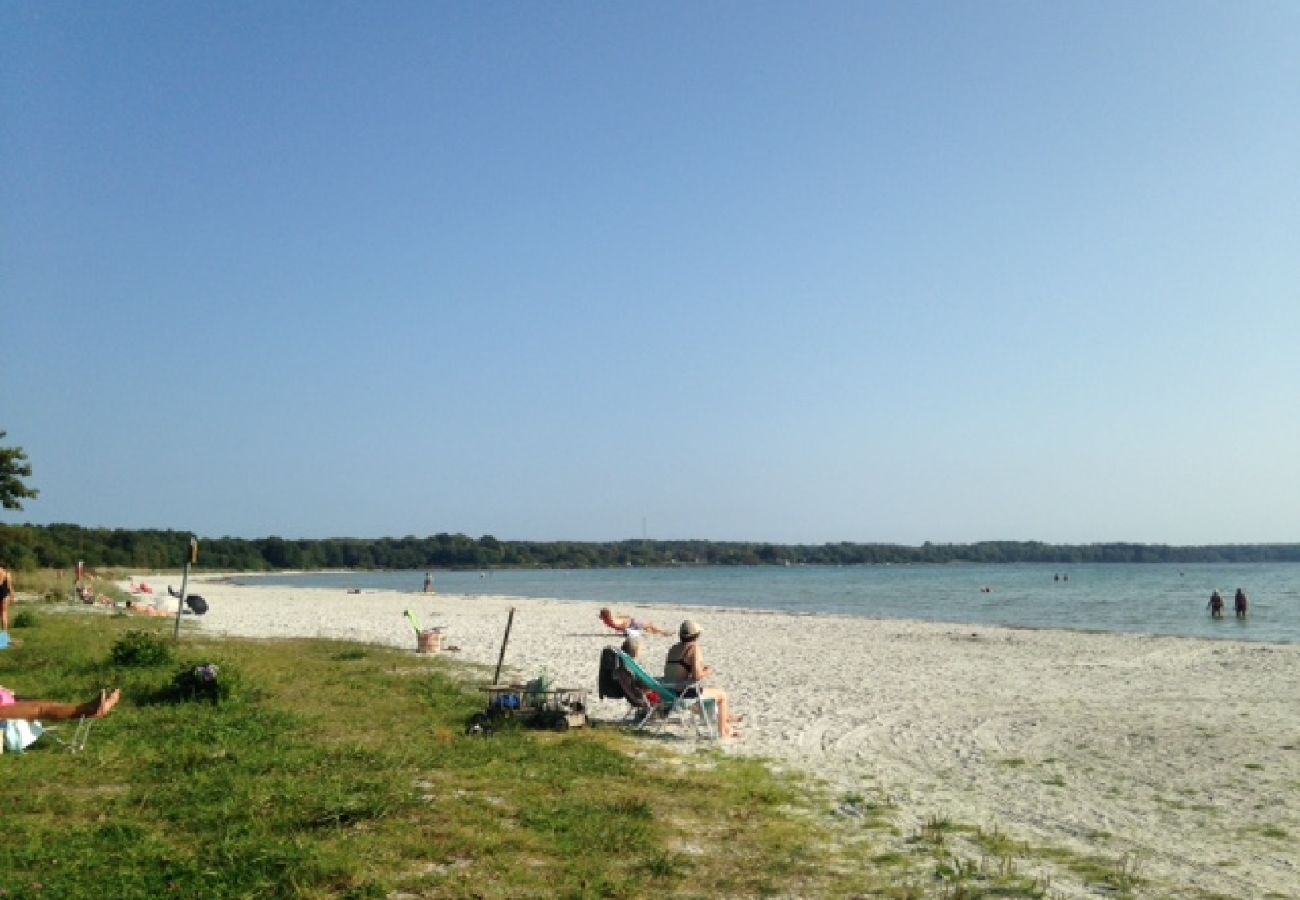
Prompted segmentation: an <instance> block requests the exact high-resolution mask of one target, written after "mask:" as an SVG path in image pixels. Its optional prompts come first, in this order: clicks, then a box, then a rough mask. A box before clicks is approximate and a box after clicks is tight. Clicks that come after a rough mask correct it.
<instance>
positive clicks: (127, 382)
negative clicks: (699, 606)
mask: <svg viewBox="0 0 1300 900" xmlns="http://www.w3.org/2000/svg"><path fill="white" fill-rule="evenodd" d="M0 323H2V324H0V328H3V342H2V344H0V429H2V430H5V431H7V432H8V437H7V438H6V439H5V440H4V442H3V443H4V444H6V445H19V446H22V447H24V448H25V449H26V451H27V453H28V456H29V457H30V460H31V463H32V465H33V467H34V470H35V472H34V475H33V477H32V479H31V480H30V481H31V484H32V486H33V487H36V488H38V489H39V490H40V491H41V496H40V498H39V499H38V500H35V501H31V502H29V503H28V504H27V507H26V510H25V511H23V512H19V513H14V512H5V513H3V514H2V515H0V521H5V522H11V523H13V522H24V521H27V522H37V523H49V522H75V523H79V524H82V525H87V526H111V527H162V528H177V529H190V530H194V531H196V532H198V533H199V534H202V535H207V536H218V535H235V536H242V537H257V536H264V535H270V534H279V535H283V536H286V537H325V536H344V535H348V536H362V537H371V536H382V535H393V536H400V535H405V534H415V535H427V534H433V533H437V532H442V531H448V532H464V533H466V534H470V535H475V536H477V535H481V534H485V533H488V534H493V535H495V536H497V537H498V538H502V539H537V540H558V539H574V540H610V539H620V538H639V537H641V536H642V534H643V533H644V534H646V535H647V536H649V537H651V538H706V539H716V540H759V541H775V542H782V543H795V542H799V543H821V542H825V541H840V540H844V541H891V542H901V543H920V542H922V541H925V540H933V541H939V542H947V541H955V542H966V541H976V540H993V539H1007V540H1017V539H1025V540H1029V539H1037V540H1045V541H1052V542H1069V543H1087V542H1094V541H1112V540H1131V541H1143V542H1152V543H1173V544H1186V543H1229V542H1257V541H1259V542H1263V541H1286V542H1293V541H1297V540H1300V4H1297V3H1293V2H1289V0H1284V2H1246V3H1222V2H1215V3H1203V2H1182V0H1179V2H1170V3H1166V2H1142V3H1122V2H1110V0H1103V2H1095V3H1023V2H987V3H966V2H950V3H926V2H915V3H913V2H908V3H874V2H856V0H855V2H848V3H831V2H813V3H802V2H799V3H795V2H790V3H749V2H745V3H704V4H699V3H672V2H669V3H595V2H590V3H587V2H583V3H574V2H562V3H545V4H541V3H493V2H487V3H432V2H423V0H422V2H412V3H395V2H380V3H372V2H355V3H339V2H314V0H313V2H258V3H226V2H192V3H175V2H158V3H145V2H124V3H76V2H53V3H51V2H45V0H40V2H35V0H33V2H16V0H0Z"/></svg>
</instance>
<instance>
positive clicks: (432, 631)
mask: <svg viewBox="0 0 1300 900" xmlns="http://www.w3.org/2000/svg"><path fill="white" fill-rule="evenodd" d="M415 642H416V648H415V649H416V651H417V652H419V653H439V652H441V651H442V631H441V630H440V629H437V628H429V629H426V630H425V631H421V632H420V633H419V634H418V635H416V638H415Z"/></svg>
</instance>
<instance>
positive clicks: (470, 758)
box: [0, 607, 897, 898]
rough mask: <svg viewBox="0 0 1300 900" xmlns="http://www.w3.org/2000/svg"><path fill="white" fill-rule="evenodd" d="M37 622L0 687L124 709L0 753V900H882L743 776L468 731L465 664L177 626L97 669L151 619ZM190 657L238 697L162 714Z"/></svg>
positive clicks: (784, 782) (861, 861) (884, 875)
mask: <svg viewBox="0 0 1300 900" xmlns="http://www.w3.org/2000/svg"><path fill="white" fill-rule="evenodd" d="M36 608H37V610H38V612H37V615H36V617H35V623H34V624H33V625H32V627H29V628H26V629H24V632H23V635H22V636H23V645H22V646H21V647H20V648H17V649H14V650H11V651H6V652H5V653H3V654H0V682H2V683H4V684H6V685H7V686H9V687H11V688H13V689H15V690H16V691H17V692H18V693H19V694H20V695H21V696H34V697H44V698H48V699H57V700H75V701H79V700H82V699H85V698H88V697H90V696H92V695H93V694H94V692H96V691H97V690H98V689H99V688H100V687H101V686H119V687H121V688H122V689H123V693H124V698H125V699H124V702H123V704H122V706H121V707H120V708H119V710H118V711H117V712H115V713H114V714H113V715H112V716H110V717H109V718H107V719H105V720H104V721H102V722H100V723H97V724H96V725H95V727H94V729H93V731H92V734H91V738H90V743H89V745H88V747H87V749H86V751H85V753H84V754H81V755H73V754H69V753H66V752H64V751H63V750H62V749H61V748H60V747H59V745H58V744H57V743H55V742H53V741H51V740H49V739H48V738H47V739H45V740H42V741H41V742H39V743H38V744H37V745H35V746H34V747H33V748H31V749H30V750H29V751H28V752H27V753H26V754H25V755H23V756H10V755H5V756H3V757H0V765H2V766H3V779H0V808H3V810H4V840H3V841H0V896H9V897H13V896H27V895H40V896H49V897H100V896H106V895H111V896H114V897H118V898H135V897H139V898H145V897H149V898H154V897H166V896H179V897H213V898H226V897H230V898H236V897H239V898H252V897H309V898H314V897H321V898H324V897H348V898H352V897H357V898H360V897H386V896H389V895H390V894H393V893H394V892H405V894H407V895H410V896H416V897H482V898H507V897H629V898H630V897H650V896H654V897H688V896H732V897H760V896H773V895H785V896H826V897H847V896H853V895H860V894H861V893H862V892H864V891H870V892H873V893H876V894H877V895H879V896H890V895H891V894H890V893H889V892H890V891H891V888H890V882H891V877H892V876H891V874H890V873H892V872H893V871H894V870H895V869H896V868H897V867H896V866H895V865H890V866H883V867H877V866H876V865H874V864H872V863H870V861H869V860H868V859H867V858H866V857H865V856H864V855H861V854H859V853H857V852H854V853H849V852H847V849H846V846H845V845H844V844H843V843H842V842H840V841H839V840H838V838H837V836H836V835H835V834H834V833H833V823H831V821H830V820H831V817H829V816H825V815H821V814H820V811H819V809H818V803H819V800H818V794H817V792H816V791H815V790H811V789H810V786H808V785H805V784H802V783H800V782H799V781H797V780H793V779H790V778H780V777H777V776H775V775H773V774H772V773H770V772H769V771H768V770H767V769H766V768H765V767H764V766H763V765H762V764H761V763H759V762H756V761H753V760H747V759H742V758H734V757H729V756H725V755H722V754H718V753H715V752H705V753H701V754H695V755H691V756H687V757H681V756H678V755H675V754H668V753H667V752H665V751H663V750H662V748H659V747H657V746H655V745H653V744H651V743H650V742H646V741H643V740H639V739H636V738H634V737H631V736H628V735H626V734H624V733H623V732H621V731H618V730H614V729H576V730H573V731H571V732H569V733H567V734H563V735H561V734H557V733H551V732H540V731H532V730H528V729H524V728H516V729H504V730H502V731H500V732H498V733H496V734H494V735H493V736H491V737H487V738H483V737H470V736H467V735H465V733H464V731H465V724H466V722H467V721H468V719H469V718H470V717H471V716H472V715H473V714H474V713H476V712H479V711H481V710H482V708H483V703H484V700H483V695H482V694H481V693H480V692H479V691H477V690H476V689H474V687H473V686H472V685H470V684H468V683H467V679H471V678H473V677H474V676H475V675H476V672H475V670H473V669H470V668H469V667H464V666H459V665H457V664H455V663H453V662H450V661H448V660H445V659H442V658H436V657H435V658H428V657H417V656H415V655H413V654H410V653H403V652H400V651H395V650H387V649H383V648H376V647H363V646H357V645H350V644H343V643H338V642H327V641H312V640H296V641H285V642H261V641H240V640H233V639H231V640H226V639H221V640H217V639H207V638H203V637H200V636H196V635H192V634H187V635H185V636H184V637H183V640H182V642H181V644H180V646H179V647H178V648H177V649H176V653H175V659H174V660H172V661H165V660H163V661H160V662H159V663H158V664H157V665H149V664H147V660H148V657H147V655H146V656H145V657H141V656H140V655H139V654H131V655H124V654H122V653H119V654H118V657H119V660H123V659H126V660H129V661H130V662H131V664H129V665H119V664H115V663H114V661H113V659H114V656H113V652H112V651H113V647H114V646H119V647H120V646H122V642H123V641H124V640H125V641H127V642H128V644H130V645H131V646H137V645H138V644H139V643H140V638H139V637H138V632H140V631H141V629H145V630H155V631H156V632H157V633H158V634H159V635H160V636H168V635H170V629H171V623H170V622H169V621H167V620H160V621H159V622H152V621H149V620H140V619H135V618H126V617H112V616H99V615H95V616H82V615H74V614H64V613H60V612H57V611H54V610H43V609H40V607H36ZM128 632H135V633H136V634H132V635H131V636H130V637H127V634H128ZM142 660H143V664H141V662H142ZM207 662H214V663H216V664H217V665H218V666H219V669H220V672H221V677H222V678H223V679H224V678H227V677H228V678H230V680H231V683H232V684H235V685H237V686H238V689H237V690H233V691H231V692H230V693H229V695H228V696H224V697H217V696H213V697H209V698H207V700H205V701H201V702H182V701H183V700H184V698H183V697H182V695H180V694H178V693H177V692H176V690H175V689H174V685H175V683H176V680H177V678H178V673H179V675H185V674H186V673H187V672H190V671H192V667H193V666H196V665H198V664H200V663H207ZM63 730H64V732H65V733H66V732H67V731H70V730H71V725H70V724H68V725H65V726H63ZM819 815H820V818H819Z"/></svg>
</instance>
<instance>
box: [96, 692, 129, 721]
mask: <svg viewBox="0 0 1300 900" xmlns="http://www.w3.org/2000/svg"><path fill="white" fill-rule="evenodd" d="M121 699H122V692H121V691H120V690H115V691H113V693H111V694H110V693H108V692H107V691H100V692H99V708H98V709H96V710H95V712H94V714H93V715H92V716H91V718H94V719H102V718H104V716H106V715H108V714H109V713H111V712H112V711H113V707H114V706H117V704H118V701H119V700H121Z"/></svg>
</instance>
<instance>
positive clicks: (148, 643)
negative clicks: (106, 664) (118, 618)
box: [111, 630, 172, 668]
mask: <svg viewBox="0 0 1300 900" xmlns="http://www.w3.org/2000/svg"><path fill="white" fill-rule="evenodd" d="M111 653H112V658H113V664H114V665H117V666H126V667H130V668H146V667H149V666H161V665H165V664H166V663H169V662H171V661H172V645H171V644H170V643H168V641H167V640H166V639H164V638H161V637H159V636H158V635H156V634H153V633H152V632H148V631H134V630H132V631H128V632H126V633H125V634H123V635H122V636H121V637H120V638H118V639H117V641H116V642H115V643H114V644H113V649H112V651H111Z"/></svg>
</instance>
